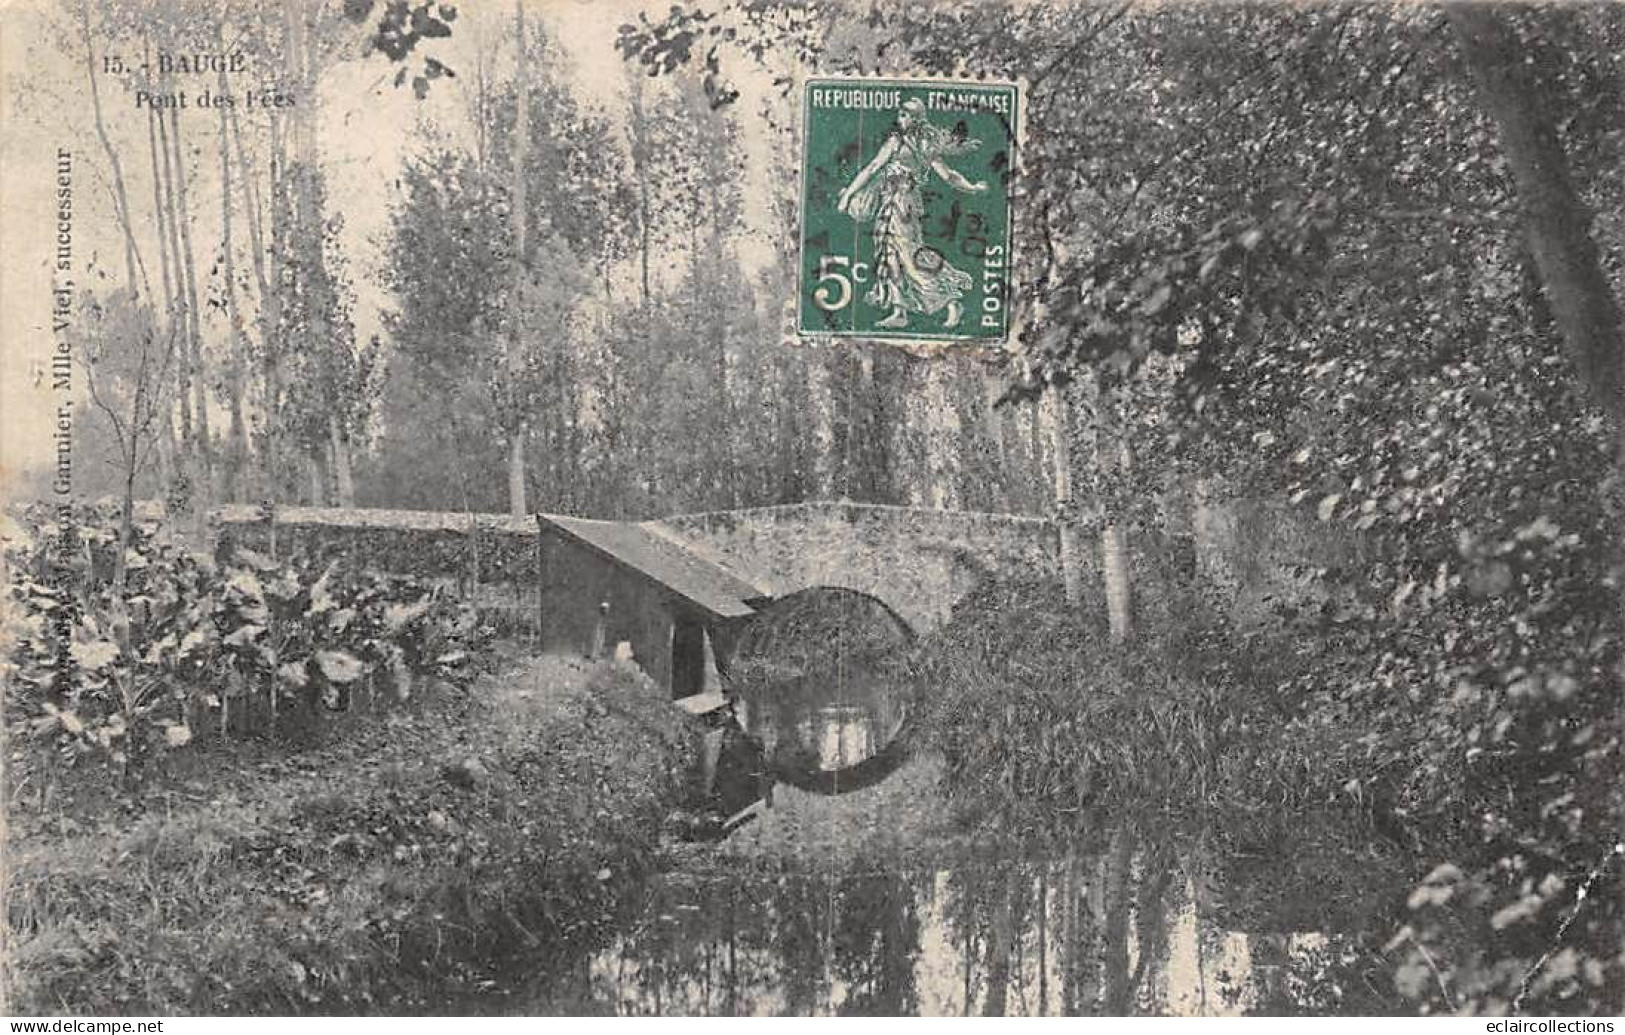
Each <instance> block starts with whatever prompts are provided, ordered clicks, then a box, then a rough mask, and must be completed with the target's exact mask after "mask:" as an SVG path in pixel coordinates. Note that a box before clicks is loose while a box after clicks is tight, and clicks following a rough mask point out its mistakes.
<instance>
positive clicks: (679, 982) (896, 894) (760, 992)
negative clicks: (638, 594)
mask: <svg viewBox="0 0 1625 1035" xmlns="http://www.w3.org/2000/svg"><path fill="white" fill-rule="evenodd" d="M1235 861H1236V860H1233V859H1226V858H1224V857H1223V853H1220V852H1216V851H1215V850H1214V849H1213V848H1212V846H1210V845H1208V844H1206V843H1204V842H1203V841H1202V840H1201V839H1196V840H1194V841H1186V842H1184V843H1181V842H1180V841H1178V840H1177V839H1173V838H1168V837H1152V836H1149V835H1147V834H1145V833H1144V832H1142V831H1137V830H1136V829H1135V828H1134V827H1133V826H1132V825H1129V824H1126V823H1125V824H1122V825H1119V826H1117V827H1116V828H1114V829H1111V830H1109V831H1108V832H1106V833H1105V834H1104V835H1103V836H1101V837H1099V838H1095V839H1091V840H1089V841H1087V842H1086V843H1084V842H1080V843H1077V844H1072V845H1067V846H1064V847H1061V848H1059V849H1057V850H1053V851H1050V852H1048V853H1043V854H1035V855H1032V856H1029V855H1027V854H1019V855H1018V854H1010V853H986V852H975V851H966V852H964V853H962V854H960V855H958V856H957V857H953V858H947V859H944V860H942V864H941V865H940V866H926V867H916V868H908V869H893V868H890V867H886V866H883V865H881V866H874V865H866V864H863V863H857V862H854V863H853V864H852V865H850V866H848V867H845V868H843V869H841V870H838V871H832V872H812V871H797V872H772V871H768V870H764V869H761V868H754V869H752V871H751V872H744V873H734V874H727V875H708V876H699V875H695V874H683V873H676V874H671V875H668V876H667V877H665V878H664V879H662V880H661V881H659V882H658V883H657V884H656V885H655V886H654V888H653V889H652V897H651V899H650V907H649V909H648V910H647V912H646V913H645V915H644V916H643V917H642V918H641V919H640V920H639V921H638V923H637V924H636V925H635V926H634V927H633V928H632V929H630V930H627V931H625V932H623V933H622V934H621V935H620V936H619V937H618V938H616V939H615V940H614V942H613V943H612V944H610V945H608V946H606V947H605V948H603V949H602V950H601V951H600V952H598V953H596V954H595V955H594V956H593V957H592V958H591V960H590V961H589V963H588V964H587V966H585V967H583V968H580V969H578V970H577V971H576V972H575V973H574V974H573V975H571V976H570V977H568V978H566V979H565V981H564V982H563V983H562V984H561V985H559V986H557V987H554V988H552V989H550V991H549V992H548V994H547V997H546V998H547V1000H548V1003H547V1005H544V1006H543V1007H542V1009H548V1008H556V1009H561V1010H563V1009H586V1010H594V1011H602V1012H613V1013H620V1014H633V1015H638V1014H664V1015H677V1014H685V1015H695V1014H746V1015H764V1014H767V1015H771V1014H790V1015H807V1014H814V1015H839V1014H875V1015H907V1014H926V1015H963V1014H973V1015H1019V1016H1042V1015H1079V1014H1104V1015H1123V1014H1180V1015H1226V1014H1242V1013H1271V1014H1281V1013H1301V1012H1328V1011H1333V1012H1363V1013H1373V1012H1385V1010H1386V1009H1387V1005H1386V1004H1387V1003H1388V1002H1391V1001H1392V1000H1391V999H1390V998H1388V997H1385V996H1384V995H1383V994H1382V993H1383V990H1384V988H1385V984H1384V982H1385V978H1383V977H1382V975H1383V974H1385V973H1386V969H1385V968H1383V967H1381V966H1380V965H1379V962H1378V961H1377V960H1376V954H1375V951H1374V950H1373V949H1372V947H1371V946H1370V945H1368V944H1367V943H1365V942H1364V941H1362V939H1361V938H1360V937H1359V935H1358V932H1356V931H1331V930H1293V929H1289V928H1287V927H1284V926H1282V921H1283V920H1284V919H1285V918H1286V917H1288V916H1290V914H1291V913H1292V909H1291V908H1287V909H1277V908H1274V905H1275V904H1276V903H1272V894H1273V892H1272V889H1271V888H1270V887H1269V886H1268V882H1267V881H1266V884H1265V885H1264V886H1257V885H1254V884H1251V883H1250V882H1248V881H1247V880H1246V879H1245V878H1242V877H1238V874H1237V872H1236V871H1235V870H1234V866H1233V864H1234V863H1235ZM1323 890H1324V889H1323ZM1378 926H1380V925H1378Z"/></svg>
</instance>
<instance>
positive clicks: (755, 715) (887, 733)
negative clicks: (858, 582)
mask: <svg viewBox="0 0 1625 1035" xmlns="http://www.w3.org/2000/svg"><path fill="white" fill-rule="evenodd" d="M911 640H912V634H911V633H910V632H909V630H908V628H907V626H906V625H904V624H903V623H902V622H901V620H899V619H898V618H897V616H896V615H894V614H893V613H892V612H891V611H890V610H889V609H888V608H887V607H886V606H885V605H884V604H882V603H881V602H880V601H878V600H875V599H874V598H872V597H868V596H865V595H864V594H861V593H857V592H854V591H851V590H840V589H831V588H816V589H809V590H804V591H802V592H800V593H795V594H792V595H790V596H787V597H785V598H783V599H782V600H778V601H775V602H774V604H773V605H772V606H771V607H769V608H768V609H767V610H766V611H765V612H764V613H763V614H762V615H760V616H759V617H758V618H756V619H753V620H752V623H751V625H750V626H749V627H748V628H747V629H746V630H745V632H744V633H743V635H742V636H741V637H740V641H739V644H738V647H737V649H736V651H735V654H734V657H733V660H732V663H731V664H730V666H729V672H728V676H727V683H728V689H729V692H730V694H731V695H732V697H733V700H734V712H735V715H736V716H738V719H739V722H740V724H741V726H742V727H743V728H744V730H745V732H746V733H747V734H748V735H749V736H750V737H751V738H753V739H754V740H755V741H756V742H757V743H759V744H760V745H761V746H762V748H763V750H764V751H765V752H766V755H767V758H768V759H769V761H770V763H771V764H772V766H773V768H774V769H775V771H777V772H779V773H780V774H781V775H782V776H783V777H784V778H786V779H788V780H789V781H790V782H792V783H796V784H797V785H798V786H807V787H808V788H809V789H812V788H813V787H815V786H817V787H825V786H827V788H828V789H831V790H839V789H840V780H839V779H838V777H839V776H840V775H842V774H847V775H858V776H861V775H862V774H861V773H857V772H855V771H856V770H858V769H859V768H860V767H863V766H865V765H866V763H870V762H872V761H874V760H876V759H877V758H879V757H880V756H882V755H883V754H884V753H885V752H886V751H887V749H888V748H889V747H890V746H891V745H892V744H893V743H894V741H895V740H896V738H897V736H898V733H899V731H900V730H901V729H902V727H903V724H904V722H905V721H906V718H907V715H908V699H907V693H906V691H905V690H904V689H902V688H903V687H905V686H906V682H905V681H904V680H901V679H899V678H897V675H896V673H895V672H894V671H893V669H894V667H895V666H896V665H897V664H899V663H901V662H902V661H903V660H904V658H905V656H906V650H907V646H908V644H909V643H910V642H911ZM865 772H867V770H865ZM857 785H858V784H855V783H853V782H851V781H848V783H847V785H846V786H847V788H848V789H850V788H851V787H853V786H857ZM826 792H827V791H826Z"/></svg>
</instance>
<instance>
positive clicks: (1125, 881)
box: [1101, 825, 1134, 1017]
mask: <svg viewBox="0 0 1625 1035" xmlns="http://www.w3.org/2000/svg"><path fill="white" fill-rule="evenodd" d="M1133 861H1134V840H1133V834H1132V833H1131V832H1130V829H1129V828H1128V827H1127V826H1125V825H1119V826H1118V827H1117V829H1115V830H1113V831H1112V837H1111V847H1110V848H1109V849H1108V856H1107V859H1106V881H1105V888H1104V903H1103V904H1104V908H1105V917H1104V920H1105V928H1104V930H1103V932H1102V941H1103V943H1104V944H1103V945H1102V946H1101V956H1102V959H1103V968H1102V969H1103V971H1104V973H1103V974H1102V977H1103V979H1104V986H1105V987H1104V998H1105V1003H1104V1005H1105V1012H1106V1015H1107V1016H1109V1017H1122V1016H1124V1015H1125V1014H1126V1013H1127V1012H1128V1005H1129V993H1130V990H1131V989H1130V985H1129V970H1128V932H1129V910H1130V907H1131V905H1132V902H1131V900H1130V896H1129V882H1130V877H1131V873H1130V870H1131V869H1132V863H1133Z"/></svg>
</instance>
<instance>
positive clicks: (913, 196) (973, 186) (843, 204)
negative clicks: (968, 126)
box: [835, 98, 987, 329]
mask: <svg viewBox="0 0 1625 1035" xmlns="http://www.w3.org/2000/svg"><path fill="white" fill-rule="evenodd" d="M981 144H982V142H981V141H980V140H955V139H954V135H953V134H952V133H950V132H949V131H948V130H946V129H943V128H942V127H941V126H933V125H932V124H931V123H930V122H928V121H926V119H925V105H924V103H922V102H921V101H920V100H919V99H918V98H910V99H909V100H906V101H904V102H903V105H902V110H901V111H899V112H898V114H897V125H896V127H895V128H894V129H893V130H892V132H891V133H889V134H887V136H886V142H885V143H883V144H881V145H880V151H879V152H878V153H877V154H876V155H875V157H874V158H873V159H872V160H871V161H870V162H869V164H868V165H866V166H864V167H863V170H862V171H861V172H859V173H858V174H857V176H855V177H853V179H852V182H851V183H850V184H848V185H847V187H846V189H845V190H843V191H841V196H840V198H839V199H838V200H837V201H836V204H835V207H836V208H838V209H839V210H840V211H842V212H845V213H846V214H847V215H849V216H851V217H852V218H853V219H854V220H856V221H857V222H859V223H862V222H865V221H867V220H870V219H872V220H874V239H875V265H874V269H875V279H874V284H873V286H871V287H870V289H869V292H868V294H867V295H865V296H864V297H865V299H866V300H867V301H868V302H869V303H870V304H871V305H877V306H885V307H887V308H888V309H889V310H890V311H889V312H888V313H887V314H886V316H885V317H883V318H882V319H880V320H878V321H876V324H875V325H876V326H877V327H886V328H892V329H895V328H899V327H906V326H908V320H909V314H910V313H923V314H926V315H935V314H936V313H937V312H939V311H940V310H942V309H944V308H946V309H947V313H946V314H945V315H944V317H943V321H942V326H943V327H945V328H947V327H957V326H958V325H959V320H960V317H961V316H963V315H964V307H963V306H962V305H961V304H960V301H959V299H960V298H961V297H962V296H963V295H964V293H965V292H966V291H968V290H970V287H971V285H972V283H973V281H972V280H971V275H970V274H969V273H966V272H965V271H964V270H960V269H955V268H954V267H953V266H951V265H949V264H948V262H947V260H946V259H944V258H943V255H942V253H941V252H939V251H937V250H936V249H935V248H932V247H931V246H930V245H928V244H926V243H925V235H924V230H923V227H922V225H921V224H922V222H923V221H924V218H925V204H924V201H923V200H922V198H921V196H920V189H921V188H922V187H924V186H925V184H926V182H927V181H928V180H929V178H930V174H931V173H936V174H937V175H938V176H940V177H942V179H943V182H945V183H947V184H948V186H950V187H952V188H954V189H955V190H957V191H962V192H964V193H966V194H976V193H980V192H981V191H985V190H987V183H986V182H984V181H981V180H978V181H976V182H975V183H972V182H971V181H969V180H967V179H965V177H964V176H963V175H961V174H960V173H959V172H958V171H956V170H954V169H951V168H949V167H948V165H947V163H946V162H944V161H943V159H944V158H951V157H954V156H956V155H963V154H969V153H970V152H972V151H974V150H976V149H977V148H978V147H980V146H981Z"/></svg>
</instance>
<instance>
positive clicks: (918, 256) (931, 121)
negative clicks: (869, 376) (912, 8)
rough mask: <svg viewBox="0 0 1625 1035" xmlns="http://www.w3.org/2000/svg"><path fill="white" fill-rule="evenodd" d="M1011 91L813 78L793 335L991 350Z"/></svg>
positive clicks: (1001, 284) (1014, 97)
mask: <svg viewBox="0 0 1625 1035" xmlns="http://www.w3.org/2000/svg"><path fill="white" fill-rule="evenodd" d="M1019 99H1020V98H1019V95H1018V92H1017V89H1016V87H1015V86H1014V85H1013V84H1008V83H987V82H954V81H947V80H929V79H896V80H888V79H854V78H846V79H812V80H809V81H808V83H807V88H806V94H805V96H804V98H803V125H802V140H803V151H802V160H801V190H802V194H801V280H800V322H799V328H800V331H801V333H802V334H807V335H839V336H861V337H866V338H905V339H913V340H927V341H944V342H954V341H957V342H968V343H996V342H1002V341H1004V340H1005V336H1006V333H1007V331H1008V330H1009V314H1010V280H1009V270H1010V198H1009V192H1008V185H1009V182H1010V177H1011V172H1012V170H1013V168H1014V160H1015V144H1016V125H1017V122H1016V117H1017V110H1016V105H1017V103H1018V101H1019Z"/></svg>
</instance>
